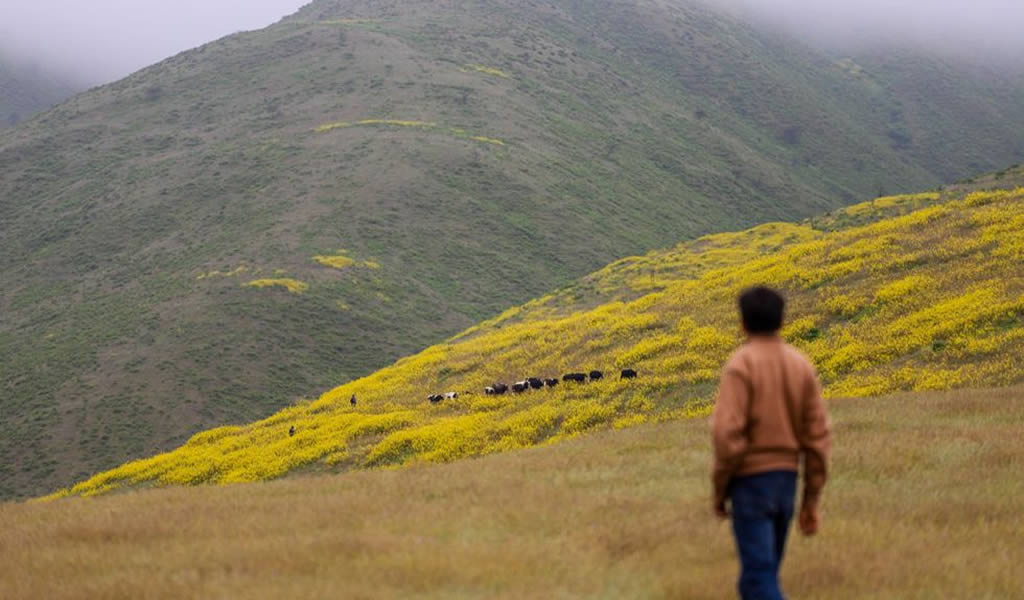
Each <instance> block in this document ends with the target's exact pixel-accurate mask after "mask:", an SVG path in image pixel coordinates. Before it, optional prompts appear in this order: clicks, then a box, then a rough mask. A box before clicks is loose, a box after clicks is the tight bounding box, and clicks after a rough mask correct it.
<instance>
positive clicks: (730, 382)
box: [713, 336, 829, 495]
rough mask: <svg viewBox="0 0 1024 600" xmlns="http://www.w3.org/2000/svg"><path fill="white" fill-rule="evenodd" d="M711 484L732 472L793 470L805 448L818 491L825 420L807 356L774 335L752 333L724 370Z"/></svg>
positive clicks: (722, 484) (810, 477) (810, 480)
mask: <svg viewBox="0 0 1024 600" xmlns="http://www.w3.org/2000/svg"><path fill="white" fill-rule="evenodd" d="M713 438H714V444H715V458H716V462H715V487H716V490H718V491H720V492H722V493H723V494H724V491H725V486H726V485H727V484H728V480H729V478H731V477H734V476H742V475H751V474H754V473H763V472H765V471H778V470H792V471H796V470H797V469H798V468H799V465H800V453H801V451H803V452H805V453H806V455H807V456H806V460H807V463H806V468H807V470H808V472H807V473H806V475H805V477H806V480H807V482H808V484H809V486H810V487H811V490H810V492H811V493H812V494H813V495H816V494H817V492H818V491H820V489H821V486H822V485H823V484H824V482H825V468H826V462H827V454H828V438H829V436H828V421H827V418H826V415H825V406H824V403H823V402H822V399H821V386H820V384H819V383H818V378H817V375H816V374H815V371H814V367H813V366H812V365H811V363H810V361H808V360H807V358H806V357H804V355H803V354H801V353H800V352H799V351H798V350H796V349H795V348H793V347H791V346H789V345H788V344H786V343H784V342H783V341H782V340H781V339H780V338H779V337H778V336H754V337H751V339H750V341H749V342H747V344H745V345H744V346H743V347H742V348H741V349H740V350H738V351H737V352H736V353H735V354H734V355H733V356H732V358H731V359H730V360H729V362H728V363H727V364H726V366H725V369H724V370H723V373H722V383H721V386H720V388H719V395H718V402H717V403H716V404H715V412H714V418H713Z"/></svg>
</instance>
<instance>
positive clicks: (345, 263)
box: [313, 254, 356, 269]
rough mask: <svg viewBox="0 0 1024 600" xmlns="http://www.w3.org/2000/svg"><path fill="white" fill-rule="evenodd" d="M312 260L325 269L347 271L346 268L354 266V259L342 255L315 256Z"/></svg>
mask: <svg viewBox="0 0 1024 600" xmlns="http://www.w3.org/2000/svg"><path fill="white" fill-rule="evenodd" d="M313 260H315V261H316V262H318V263H320V264H321V265H323V266H325V267H331V268H333V269H347V268H348V267H351V266H352V265H354V264H356V261H355V260H354V259H351V258H349V257H347V256H345V255H343V254H336V255H333V256H325V255H317V256H314V257H313Z"/></svg>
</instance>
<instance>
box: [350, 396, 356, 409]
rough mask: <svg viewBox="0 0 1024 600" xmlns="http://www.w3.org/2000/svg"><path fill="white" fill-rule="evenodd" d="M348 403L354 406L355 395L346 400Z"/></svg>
mask: <svg viewBox="0 0 1024 600" xmlns="http://www.w3.org/2000/svg"><path fill="white" fill-rule="evenodd" d="M348 403H349V404H351V405H352V406H355V405H356V395H355V394H352V397H351V398H349V399H348Z"/></svg>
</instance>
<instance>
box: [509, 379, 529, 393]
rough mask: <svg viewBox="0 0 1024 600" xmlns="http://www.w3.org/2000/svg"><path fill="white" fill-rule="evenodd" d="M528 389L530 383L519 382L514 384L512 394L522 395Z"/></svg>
mask: <svg viewBox="0 0 1024 600" xmlns="http://www.w3.org/2000/svg"><path fill="white" fill-rule="evenodd" d="M528 389H530V382H528V381H517V382H515V383H513V384H512V392H513V393H516V394H522V393H523V392H525V391H526V390H528Z"/></svg>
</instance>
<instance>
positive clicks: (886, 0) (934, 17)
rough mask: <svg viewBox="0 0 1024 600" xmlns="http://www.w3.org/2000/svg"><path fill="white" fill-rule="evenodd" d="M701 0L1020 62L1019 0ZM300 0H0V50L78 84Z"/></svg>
mask: <svg viewBox="0 0 1024 600" xmlns="http://www.w3.org/2000/svg"><path fill="white" fill-rule="evenodd" d="M623 1H625V0H623ZM680 1H684V0H680ZM704 1H706V2H711V3H713V4H719V5H725V6H728V7H730V8H731V9H732V10H735V11H738V12H739V13H742V14H744V15H748V16H754V17H756V18H757V19H759V20H761V21H764V22H767V23H770V24H772V25H775V26H780V27H783V28H785V29H786V30H788V31H790V32H792V33H796V34H797V35H799V36H802V37H804V38H805V39H807V40H808V41H811V42H813V43H818V44H826V45H833V46H838V47H839V48H840V49H852V50H855V49H858V48H859V47H861V46H864V45H866V44H871V43H879V42H880V41H885V42H891V41H893V40H899V41H903V42H908V43H913V44H916V45H925V46H929V47H932V48H936V49H940V50H943V51H945V52H946V53H948V54H952V55H958V54H966V55H974V56H979V55H980V56H987V57H999V58H1003V59H1013V60H1014V61H1015V62H1020V63H1024V35H1022V34H1024V0H704ZM306 2H307V0H0V51H4V52H5V53H6V54H11V53H12V52H14V53H15V54H20V55H22V57H24V56H28V57H30V58H31V59H33V60H34V62H36V63H40V64H42V65H44V66H48V67H52V66H53V65H57V66H59V67H61V68H62V70H64V71H67V72H69V73H71V74H72V75H73V76H74V77H75V78H76V79H78V80H79V81H80V82H81V83H86V84H96V83H102V82H106V81H111V80H114V79H117V78H120V77H122V76H124V75H127V74H129V73H130V72H132V71H134V70H136V69H139V68H141V67H143V66H146V65H149V64H152V63H154V62H157V61H159V60H162V59H164V58H167V57H169V56H172V55H174V54H176V53H178V52H180V51H182V50H186V49H188V48H192V47H195V46H198V45H201V44H203V43H205V42H208V41H212V40H214V39H217V38H219V37H221V36H224V35H227V34H229V33H233V32H235V31H239V30H244V29H256V28H260V27H263V26H266V25H269V24H270V23H273V22H275V21H277V20H278V19H280V18H281V17H283V16H285V15H288V14H291V13H292V12H294V11H295V10H296V9H297V8H299V7H300V6H302V5H303V4H305V3H306Z"/></svg>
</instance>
